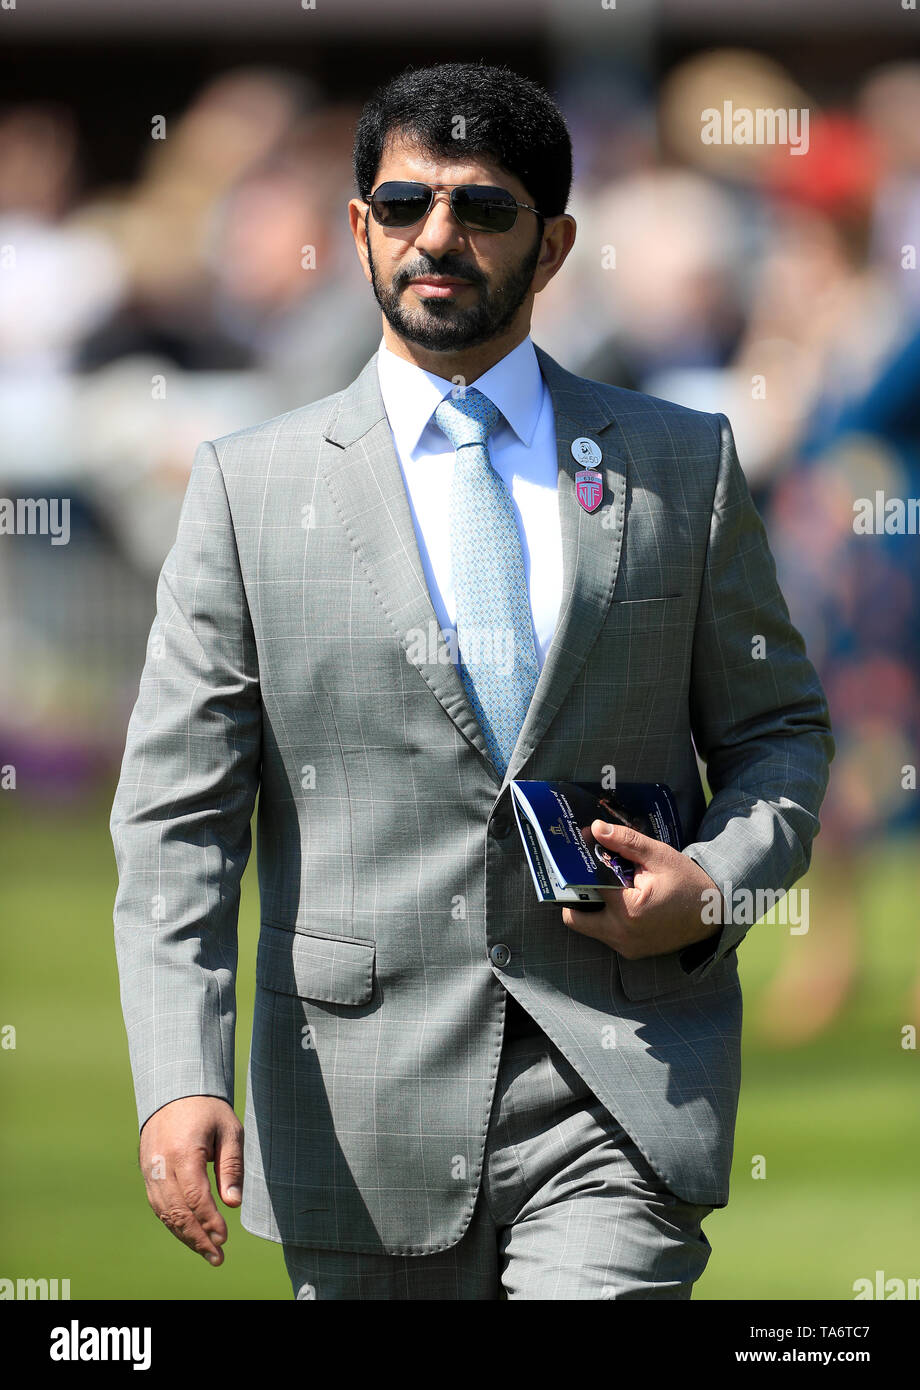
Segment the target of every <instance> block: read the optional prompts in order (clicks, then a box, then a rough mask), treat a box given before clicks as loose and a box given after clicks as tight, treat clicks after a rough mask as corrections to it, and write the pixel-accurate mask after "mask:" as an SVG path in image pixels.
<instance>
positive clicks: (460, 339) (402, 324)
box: [367, 236, 543, 352]
mask: <svg viewBox="0 0 920 1390" xmlns="http://www.w3.org/2000/svg"><path fill="white" fill-rule="evenodd" d="M542 244H543V237H542V236H538V237H537V239H536V244H535V245H534V247H533V249H532V250H531V251H530V252H529V253H528V255H527V257H526V258H525V260H524V261H523V262H522V263H521V264H520V265H519V266H518V267H517V269H516V270H512V271H511V272H510V274H509V275H508V276H507V277H506V278H505V279H504V280H503V281H502V283H501V284H499V285H497V286H496V287H495V288H494V289H491V290H490V289H489V287H488V283H487V281H486V279H485V277H484V276H483V275H482V274H480V273H479V272H478V271H476V270H475V269H474V268H473V267H471V266H465V265H459V264H452V262H451V258H450V257H444V258H442V259H441V260H440V261H435V260H432V259H431V257H430V256H426V257H423V258H422V261H421V262H420V263H417V264H416V265H412V266H408V267H406V268H404V269H403V270H400V271H398V272H397V274H396V275H395V276H394V277H393V282H392V284H391V285H390V286H388V287H385V286H383V285H381V283H380V279H379V277H378V275H377V270H376V267H375V265H374V258H373V255H372V254H371V243H370V238H369V237H368V241H367V262H368V266H369V267H370V272H371V285H372V286H373V290H374V297H375V299H376V300H377V303H378V304H379V305H380V308H381V309H382V311H383V315H384V317H385V318H386V320H387V322H388V323H389V325H390V327H391V328H392V329H393V331H394V332H395V333H398V334H399V336H400V337H401V338H404V339H405V340H406V341H407V342H409V343H416V344H417V345H418V346H419V347H423V348H427V349H428V350H429V351H431V352H459V351H461V350H462V349H463V348H470V347H478V346H479V344H480V343H487V342H488V341H489V340H490V339H491V338H496V337H498V335H499V334H500V333H503V332H504V330H505V329H506V328H507V327H508V326H509V325H510V323H511V321H512V319H513V318H514V316H515V314H516V313H517V311H518V309H519V308H520V307H521V304H522V303H523V302H524V300H525V298H526V297H527V292H528V290H529V289H530V285H531V281H532V280H533V274H534V271H535V270H536V268H537V261H538V260H539V259H540V248H541V246H542ZM426 274H430V275H456V276H458V277H461V276H462V277H463V278H464V279H466V280H469V281H470V282H471V283H472V284H473V285H474V286H475V287H476V288H477V289H478V292H479V298H478V301H477V303H475V304H472V305H471V306H470V307H469V308H468V309H461V308H459V307H458V305H457V303H456V300H452V299H426V300H424V301H423V303H422V304H420V305H419V307H418V308H417V309H413V310H410V311H406V310H405V309H403V307H402V305H401V303H400V296H401V292H402V291H403V289H404V288H405V286H406V285H407V284H408V283H409V281H410V280H413V279H415V278H416V277H417V276H419V275H426Z"/></svg>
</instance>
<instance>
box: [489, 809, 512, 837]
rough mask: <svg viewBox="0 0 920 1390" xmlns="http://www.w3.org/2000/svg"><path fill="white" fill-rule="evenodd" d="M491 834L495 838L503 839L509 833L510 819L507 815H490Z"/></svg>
mask: <svg viewBox="0 0 920 1390" xmlns="http://www.w3.org/2000/svg"><path fill="white" fill-rule="evenodd" d="M490 829H491V831H492V836H493V838H494V839H496V840H504V839H505V838H506V836H508V835H510V834H511V819H510V817H509V816H503V815H497V816H493V817H492V825H491V826H490Z"/></svg>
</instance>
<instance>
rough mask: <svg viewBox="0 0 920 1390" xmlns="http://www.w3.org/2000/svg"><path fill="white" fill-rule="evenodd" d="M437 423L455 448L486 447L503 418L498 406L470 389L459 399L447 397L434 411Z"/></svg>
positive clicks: (473, 387) (472, 388)
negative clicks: (467, 446) (480, 445)
mask: <svg viewBox="0 0 920 1390" xmlns="http://www.w3.org/2000/svg"><path fill="white" fill-rule="evenodd" d="M434 419H435V423H436V424H437V426H438V428H439V429H441V430H443V431H444V433H445V434H446V435H447V438H448V439H449V440H450V442H451V444H453V446H454V448H455V449H459V448H461V447H462V446H463V445H464V444H485V442H486V440H487V439H488V437H489V435H490V434H491V433H492V431H493V430H494V429H495V426H496V425H497V424H498V422H499V420H500V419H501V411H500V410H499V408H498V406H497V405H495V404H494V403H493V402H492V401H490V400H489V398H488V396H484V395H483V394H482V392H481V391H477V390H476V388H475V386H470V387H469V388H468V389H467V390H466V391H464V392H462V393H461V394H460V395H459V396H457V397H456V398H454V397H453V396H445V397H444V399H443V401H442V402H441V404H440V405H439V406H438V408H437V410H436V411H435V412H434Z"/></svg>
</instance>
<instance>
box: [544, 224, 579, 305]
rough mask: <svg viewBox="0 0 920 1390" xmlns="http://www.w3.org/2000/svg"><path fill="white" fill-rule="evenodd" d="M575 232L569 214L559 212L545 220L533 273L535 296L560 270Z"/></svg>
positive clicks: (574, 226) (571, 244) (573, 241)
mask: <svg viewBox="0 0 920 1390" xmlns="http://www.w3.org/2000/svg"><path fill="white" fill-rule="evenodd" d="M575 232H576V222H575V218H574V217H572V216H571V214H570V213H567V212H561V213H559V214H558V215H557V216H556V217H548V218H547V219H546V230H545V231H544V236H543V250H542V252H541V254H540V259H539V261H538V262H537V268H536V270H535V271H534V276H535V278H536V280H537V287H536V289H535V291H534V293H535V294H539V293H540V290H542V289H545V288H546V286H547V285H548V284H549V282H550V280H552V278H553V276H554V275H555V274H556V273H557V272H558V271H559V270H561V268H562V265H563V263H564V261H565V259H566V257H567V256H568V254H569V252H570V251H571V249H572V247H573V245H574V244H575Z"/></svg>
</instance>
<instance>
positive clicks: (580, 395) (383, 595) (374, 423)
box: [322, 344, 626, 787]
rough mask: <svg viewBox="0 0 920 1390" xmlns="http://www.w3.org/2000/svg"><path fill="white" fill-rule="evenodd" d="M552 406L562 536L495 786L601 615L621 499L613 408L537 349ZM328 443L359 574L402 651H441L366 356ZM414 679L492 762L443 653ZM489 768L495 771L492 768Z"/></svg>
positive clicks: (554, 699) (546, 719) (546, 718)
mask: <svg viewBox="0 0 920 1390" xmlns="http://www.w3.org/2000/svg"><path fill="white" fill-rule="evenodd" d="M534 346H535V348H536V353H537V359H538V361H539V364H540V370H541V371H542V373H543V377H544V379H545V381H546V383H547V386H548V388H549V391H550V395H551V397H552V402H553V411H554V414H555V425H556V457H557V463H558V468H559V474H558V498H559V522H560V527H561V532H562V554H563V580H562V601H561V604H560V608H559V617H558V619H557V622H556V630H555V634H554V636H553V640H552V643H551V644H550V648H549V651H548V653H547V656H546V661H545V663H544V665H543V669H542V670H541V672H540V677H539V680H538V682H537V687H536V690H535V691H534V696H533V699H532V701H531V704H530V708H529V710H528V712H527V717H526V719H525V720H524V724H523V726H522V728H521V732H520V734H519V736H518V741H517V744H516V745H515V749H514V752H513V754H512V756H511V761H510V762H509V764H508V769H507V772H506V773H505V777H504V780H503V781H502V786H503V787H504V786H505V785H507V783H508V782H509V781H510V780H511V779H512V778H514V777H517V776H519V775H520V771H521V769H522V767H523V765H524V763H525V762H526V760H527V758H528V757H529V756H530V755H531V753H532V752H533V751H534V749H535V748H536V747H537V745H538V744H539V742H540V739H541V738H542V737H543V735H544V734H545V732H546V730H547V729H548V728H549V725H550V723H551V721H552V720H553V718H554V717H555V715H556V712H557V711H558V709H559V707H560V705H561V704H562V701H563V699H564V697H565V695H566V693H567V691H568V690H569V689H570V687H571V685H572V682H573V680H574V679H575V676H576V675H577V673H578V671H579V669H580V668H581V666H582V664H583V662H584V660H585V658H586V656H587V654H588V651H589V650H590V647H591V644H592V643H593V642H594V639H595V638H596V636H597V634H598V632H599V630H600V627H601V625H602V623H603V621H604V616H605V614H606V611H607V608H608V605H609V603H610V598H611V595H612V593H613V587H614V584H615V583H616V576H617V568H618V565H619V558H620V547H621V543H622V535H623V519H624V510H625V499H626V464H625V461H624V459H623V457H622V456H621V455H620V454H619V453H617V451H616V441H615V438H611V436H613V435H614V431H615V426H614V422H613V416H612V414H611V413H610V411H609V409H608V408H607V406H606V405H605V404H604V402H603V400H602V399H601V397H600V396H599V395H598V394H596V393H595V392H594V391H593V390H592V388H591V385H590V383H589V382H588V381H586V380H584V379H583V378H581V377H578V376H575V375H574V374H573V373H572V372H568V371H566V370H565V368H563V367H561V366H560V365H559V364H558V363H557V362H556V361H554V359H553V358H551V357H550V356H549V354H548V353H546V352H544V351H543V349H542V348H539V347H536V344H535V345H534ZM324 434H325V439H326V440H327V441H328V444H329V445H330V446H332V447H328V448H326V449H325V450H324V453H323V464H322V467H323V472H324V475H325V479H326V483H327V486H328V487H329V489H330V491H331V493H332V497H333V500H334V501H335V504H336V507H337V509H338V512H339V514H340V516H341V519H342V523H343V525H344V527H345V530H346V532H347V534H348V536H349V539H350V541H351V544H352V546H353V547H354V549H355V551H356V553H357V556H358V559H359V560H360V562H361V564H362V566H363V568H364V571H365V573H366V575H367V577H368V580H369V582H370V583H371V584H372V586H373V588H374V590H375V592H376V593H377V595H378V597H379V599H380V602H381V603H382V604H383V607H384V609H385V610H386V613H387V615H388V617H389V619H390V622H391V623H392V624H393V627H394V630H395V631H396V632H397V634H398V636H399V638H400V641H401V642H402V644H403V646H404V648H405V649H406V651H407V660H408V659H409V655H408V653H409V651H410V650H411V649H412V648H417V645H418V643H419V642H420V641H421V642H422V644H423V645H425V646H428V647H430V645H431V643H432V641H436V642H437V644H438V646H439V647H441V648H443V643H442V642H441V641H440V637H439V635H438V632H439V623H438V619H437V616H436V614H435V611H434V608H433V607H432V603H431V598H430V596H429V593H428V586H427V583H426V580H425V573H424V570H423V568H422V562H421V558H420V556H419V551H418V544H417V542H416V537H415V528H414V525H413V522H412V514H411V512H410V510H409V501H408V498H407V496H406V489H405V485H404V483H403V476H402V470H401V468H400V466H399V460H398V458H397V456H396V450H395V447H394V445H393V438H392V435H391V433H390V425H389V421H388V420H387V417H386V411H385V409H384V405H383V398H382V396H381V394H380V387H379V384H378V378H377V358H376V354H375V355H374V356H373V357H372V358H371V359H370V361H369V362H368V363H367V364H366V366H365V367H364V368H363V370H362V371H361V373H360V375H359V376H358V377H357V378H356V379H355V381H353V382H352V384H351V385H350V386H348V387H347V388H346V389H345V391H344V392H343V393H342V395H341V397H340V398H339V403H338V407H337V409H336V410H335V412H334V413H333V415H332V418H331V419H330V421H329V424H328V425H327V427H326V429H325V432H324ZM581 435H587V437H588V438H590V439H593V440H594V441H595V442H596V443H597V444H598V445H599V446H600V448H601V451H602V454H603V458H602V461H601V463H600V465H599V469H600V472H601V473H602V474H603V477H604V496H603V500H602V502H601V504H600V506H599V507H598V508H597V510H596V511H594V512H591V513H588V512H585V511H584V510H583V508H582V507H581V506H580V505H579V503H578V499H577V497H576V494H575V474H576V472H577V471H578V469H579V467H580V465H579V464H577V463H576V462H575V460H574V458H573V457H572V452H571V446H572V442H573V440H575V439H577V438H578V437H579V436H581ZM417 669H418V671H419V674H420V675H421V677H422V678H423V679H424V680H425V681H426V682H427V684H428V686H429V687H430V689H431V691H432V693H433V694H434V695H435V697H436V698H437V699H438V700H439V701H440V703H441V705H442V706H443V708H444V709H445V711H446V712H447V714H448V715H449V716H450V718H451V719H452V720H453V721H454V723H455V724H456V725H457V727H458V728H459V730H460V732H461V733H462V734H463V735H464V737H465V738H466V739H468V740H469V742H470V743H472V744H473V745H474V747H476V748H477V749H478V750H479V751H480V752H481V753H482V755H483V756H484V757H485V758H486V760H487V761H488V762H489V766H490V767H491V766H492V763H491V759H490V758H489V753H488V749H487V747H486V743H485V740H484V739H483V736H482V731H481V729H480V728H479V724H478V722H477V720H476V716H475V715H474V713H473V711H472V708H471V707H470V704H469V701H468V699H467V695H466V691H465V690H464V688H463V683H462V681H461V680H460V677H459V675H458V673H457V669H456V667H455V665H454V664H453V663H452V662H451V661H449V660H447V659H446V652H445V653H444V657H443V659H442V660H440V661H437V662H435V661H431V660H428V661H424V662H422V663H420V664H418V665H417ZM495 775H496V776H497V773H496V774H495Z"/></svg>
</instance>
